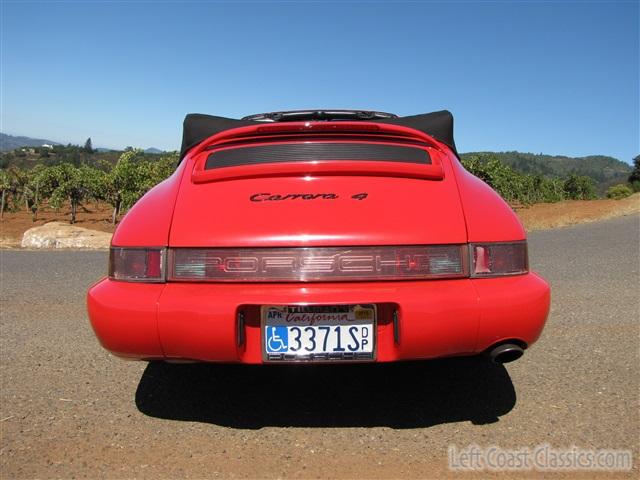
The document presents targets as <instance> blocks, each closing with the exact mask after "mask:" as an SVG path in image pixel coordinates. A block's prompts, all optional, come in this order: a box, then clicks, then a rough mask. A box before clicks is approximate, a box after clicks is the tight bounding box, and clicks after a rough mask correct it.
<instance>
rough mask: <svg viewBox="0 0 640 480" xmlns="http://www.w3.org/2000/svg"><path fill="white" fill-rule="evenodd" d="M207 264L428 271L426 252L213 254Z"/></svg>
mask: <svg viewBox="0 0 640 480" xmlns="http://www.w3.org/2000/svg"><path fill="white" fill-rule="evenodd" d="M208 264H209V265H210V266H212V267H215V268H217V269H219V270H221V271H223V272H226V273H276V272H282V271H288V272H292V273H327V272H329V273H330V272H336V273H372V272H385V271H394V270H395V269H400V270H403V271H407V272H415V271H427V270H428V269H429V261H428V256H427V255H405V256H404V257H402V258H401V257H395V258H385V257H384V256H382V255H334V256H313V257H304V256H301V257H296V256H282V257H214V258H209V259H208Z"/></svg>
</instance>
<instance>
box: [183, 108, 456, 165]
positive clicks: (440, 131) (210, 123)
mask: <svg viewBox="0 0 640 480" xmlns="http://www.w3.org/2000/svg"><path fill="white" fill-rule="evenodd" d="M314 111H315V110H314ZM345 111H346V110H344V111H341V112H345ZM300 112H309V110H302V111H300ZM326 112H335V110H326ZM356 112H358V111H356ZM275 113H276V114H277V113H287V112H275ZM289 113H291V112H289ZM377 113H383V112H377ZM260 115H265V114H260ZM387 115H392V114H387ZM246 118H251V117H245V119H242V120H237V119H234V118H225V117H216V116H213V115H204V114H201V113H190V114H188V115H187V116H186V117H185V119H184V124H183V125H184V128H183V134H182V148H181V151H180V161H182V159H183V158H184V157H185V155H186V154H187V152H188V151H189V150H190V149H192V148H193V147H195V146H196V145H198V144H199V143H201V142H202V141H203V140H205V139H207V138H209V137H210V136H212V135H215V134H218V133H221V132H224V131H226V130H231V129H233V128H239V127H246V126H250V125H263V124H264V123H265V121H264V120H262V121H256V120H247V119H246ZM349 120H357V118H350V119H349ZM361 120H363V121H367V122H373V123H387V124H392V125H400V126H404V127H408V128H413V129H414V130H418V131H420V132H423V133H426V134H427V135H430V136H432V137H434V138H435V139H436V140H438V141H440V142H442V143H444V144H445V145H447V146H448V147H449V148H450V149H451V150H452V151H453V152H454V153H455V154H456V155H458V152H457V150H456V145H455V142H454V139H453V115H452V114H451V112H449V111H448V110H441V111H439V112H432V113H424V114H420V115H410V116H407V117H389V118H373V119H364V118H363V119H361ZM267 121H271V122H273V121H281V122H282V123H284V121H294V120H289V119H287V120H284V121H282V120H267ZM298 121H299V120H298Z"/></svg>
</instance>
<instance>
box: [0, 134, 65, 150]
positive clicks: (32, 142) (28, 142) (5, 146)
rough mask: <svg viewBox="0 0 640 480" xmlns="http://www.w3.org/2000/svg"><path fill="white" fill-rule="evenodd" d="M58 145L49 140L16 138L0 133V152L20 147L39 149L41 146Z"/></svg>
mask: <svg viewBox="0 0 640 480" xmlns="http://www.w3.org/2000/svg"><path fill="white" fill-rule="evenodd" d="M45 144H47V145H59V143H57V142H52V141H51V140H44V139H42V138H31V137H16V136H13V135H7V134H6V133H0V151H1V152H8V151H10V150H15V149H16V148H21V147H41V146H42V145H45Z"/></svg>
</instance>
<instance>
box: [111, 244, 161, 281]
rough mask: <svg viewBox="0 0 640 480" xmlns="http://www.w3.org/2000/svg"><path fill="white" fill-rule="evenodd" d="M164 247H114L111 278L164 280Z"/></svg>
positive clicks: (112, 249)
mask: <svg viewBox="0 0 640 480" xmlns="http://www.w3.org/2000/svg"><path fill="white" fill-rule="evenodd" d="M164 252H165V250H164V249H162V248H120V247H112V248H111V251H110V255H109V278H111V279H112V280H120V281H124V282H164V281H165V276H164V256H165V255H164Z"/></svg>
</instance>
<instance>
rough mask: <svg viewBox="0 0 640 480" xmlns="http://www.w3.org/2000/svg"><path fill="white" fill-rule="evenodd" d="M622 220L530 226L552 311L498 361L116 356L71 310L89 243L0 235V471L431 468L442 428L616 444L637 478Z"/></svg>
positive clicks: (638, 225) (276, 473)
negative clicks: (520, 350)
mask: <svg viewBox="0 0 640 480" xmlns="http://www.w3.org/2000/svg"><path fill="white" fill-rule="evenodd" d="M639 231H640V219H639V218H638V216H634V217H624V218H619V219H614V220H609V221H605V222H601V223H597V224H590V225H582V226H577V227H571V228H564V229H559V230H554V231H542V232H536V233H533V234H532V235H531V236H530V256H531V262H532V266H533V268H534V269H536V270H538V271H540V272H541V273H542V274H543V275H544V276H546V278H547V279H549V280H550V281H551V283H552V286H553V301H552V303H553V304H552V312H551V316H550V318H549V322H548V324H547V327H546V329H545V331H544V333H543V336H542V338H541V339H540V341H539V342H538V343H537V344H536V345H535V346H534V347H533V348H532V349H531V350H530V351H528V352H527V353H526V354H525V356H524V357H523V358H522V359H520V360H519V361H518V362H515V363H512V364H509V365H507V366H506V367H502V366H496V365H491V364H488V363H486V362H482V361H478V360H476V359H456V360H446V361H433V362H422V363H408V364H397V365H360V366H355V365H352V366H344V367H340V366H330V367H308V366H303V367H297V368H295V367H273V368H260V367H239V366H220V365H164V364H157V365H156V364H152V365H147V364H146V363H142V362H125V361H121V360H118V359H116V358H114V357H111V356H110V355H108V354H107V353H106V352H104V351H103V350H102V349H101V348H100V347H99V345H98V343H97V341H96V340H95V338H94V336H93V333H92V331H91V328H90V326H89V324H88V321H87V318H86V314H85V307H84V293H85V291H86V289H87V287H88V285H89V284H90V283H91V282H92V281H94V280H96V279H97V278H98V277H100V276H101V275H102V274H103V272H104V270H105V263H106V254H105V253H104V252H36V251H2V252H0V255H1V264H2V269H1V274H2V276H1V281H2V284H1V289H0V300H1V302H2V309H1V317H0V327H1V331H0V333H1V335H0V378H1V385H0V386H1V391H0V402H1V403H0V431H1V442H0V476H1V477H2V478H33V477H39V478H43V477H60V478H69V477H89V478H96V477H112V478H113V477H118V478H123V477H140V478H175V477H199V478H200V477H214V478H217V477H219V478H229V477H313V478H316V477H349V478H353V477H369V478H370V477H385V478H388V477H422V478H425V477H431V478H433V477H437V476H440V475H443V474H447V473H450V472H449V471H448V466H447V465H448V464H447V447H448V446H450V445H455V446H456V447H457V448H463V447H466V446H468V445H469V444H478V445H479V446H482V447H486V446H491V445H499V446H501V447H503V448H512V449H515V448H522V447H534V446H536V445H540V444H543V443H549V444H550V445H551V446H552V447H555V448H566V447H570V446H573V445H575V446H577V447H581V448H611V449H631V450H632V452H633V455H634V464H635V469H634V471H632V472H627V473H624V474H620V476H627V477H629V478H638V460H637V459H638V454H639V451H638V444H639V435H640V418H639V411H640V410H639V408H638V407H639V397H638V394H639V391H640V389H639V387H640V385H639V382H640V362H639V346H640V300H639V298H640V295H639V292H640V280H639V278H640V277H639V270H640V268H639V267H640V265H639V262H640V260H639V259H640V252H639ZM532 474H533V475H534V476H540V473H536V472H532ZM484 475H485V474H480V476H484ZM510 475H512V476H515V474H513V473H512V474H510ZM545 475H549V476H553V475H554V474H549V473H548V474H545ZM602 475H606V474H602ZM471 476H473V475H471ZM565 476H567V477H574V476H575V474H573V473H566V474H565ZM592 476H593V473H588V474H585V478H590V477H592ZM465 477H469V475H468V474H466V475H465Z"/></svg>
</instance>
